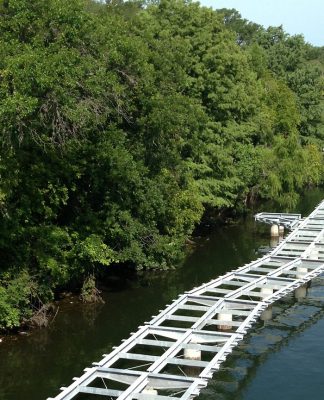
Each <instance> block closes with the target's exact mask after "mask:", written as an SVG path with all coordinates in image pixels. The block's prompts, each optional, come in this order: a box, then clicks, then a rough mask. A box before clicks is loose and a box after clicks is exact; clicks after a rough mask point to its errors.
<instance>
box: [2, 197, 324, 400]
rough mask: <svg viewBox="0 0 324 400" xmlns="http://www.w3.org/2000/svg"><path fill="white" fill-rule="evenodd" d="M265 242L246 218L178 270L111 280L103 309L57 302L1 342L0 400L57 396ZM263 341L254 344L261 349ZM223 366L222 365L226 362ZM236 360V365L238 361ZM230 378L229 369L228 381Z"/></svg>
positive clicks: (203, 242) (306, 207)
mask: <svg viewBox="0 0 324 400" xmlns="http://www.w3.org/2000/svg"><path fill="white" fill-rule="evenodd" d="M322 195H324V193H321V192H320V191H319V192H318V193H317V195H315V194H313V193H309V197H307V198H305V199H304V201H303V203H302V204H300V206H299V207H300V208H299V209H298V210H295V211H301V212H302V213H303V215H306V214H308V213H309V211H310V210H311V209H312V208H313V206H314V205H315V204H316V203H317V202H318V201H319V200H321V198H322ZM268 210H269V211H275V210H273V209H272V210H271V209H269V208H268ZM268 244H269V227H268V226H262V225H259V224H255V222H254V220H253V218H252V216H250V217H248V218H246V219H242V220H241V222H240V223H238V224H235V225H227V226H222V227H221V228H218V229H215V230H214V231H213V232H211V233H210V234H209V235H208V236H206V237H201V238H199V239H197V246H196V247H195V250H194V251H193V252H192V253H191V254H189V255H188V257H187V259H186V261H185V263H184V264H183V265H181V266H179V268H177V269H174V270H171V271H165V272H163V271H162V272H159V273H158V272H153V273H145V274H143V275H142V276H141V277H132V278H127V277H126V276H120V275H116V276H115V277H114V278H112V280H111V286H110V287H109V288H107V290H105V291H104V292H103V293H102V295H103V298H104V300H105V304H94V305H87V304H83V303H80V302H78V301H76V302H75V301H74V299H71V300H68V299H65V300H63V302H61V303H60V310H59V312H58V314H57V317H56V318H55V321H54V322H53V324H50V325H49V327H48V328H47V329H40V330H34V331H32V332H31V334H30V335H28V336H26V335H25V336H15V337H12V338H8V339H6V340H5V342H4V343H1V345H0V399H1V400H25V399H26V398H28V399H33V400H44V398H47V397H49V396H52V395H54V394H57V391H58V388H59V387H60V386H62V385H64V384H68V383H69V382H70V381H71V377H73V376H79V374H80V373H81V371H82V370H83V368H85V367H86V366H89V365H90V364H91V362H93V361H96V360H98V359H100V358H101V355H102V354H104V353H107V352H109V351H110V350H111V349H112V346H114V345H117V344H119V343H120V341H121V340H122V339H123V338H125V337H128V336H129V333H130V332H132V331H133V330H134V329H136V328H137V326H138V325H141V324H143V322H144V321H147V320H148V319H150V317H151V315H155V314H156V312H157V311H158V310H159V309H161V308H163V307H164V306H165V304H167V303H169V302H170V300H172V299H174V298H176V297H177V296H178V294H180V293H183V292H184V291H185V290H189V289H191V288H192V287H194V286H197V285H200V284H202V283H203V282H206V281H209V280H210V279H213V278H215V277H216V276H218V275H219V274H222V273H225V272H226V271H228V270H231V269H233V268H236V267H238V266H241V265H243V264H244V263H246V262H248V261H250V260H252V259H255V258H257V257H258V254H257V250H258V248H259V247H261V246H265V245H268ZM301 312H302V311H301ZM273 329H275V327H274V328H273ZM269 335H271V332H270V333H269ZM253 337H254V336H253V335H252V338H253ZM267 337H268V336H267ZM255 340H256V342H258V341H260V340H261V339H257V338H256V339H255ZM267 340H268V339H266V341H265V342H264V343H265V344H264V345H262V346H261V347H263V348H266V347H267V344H266V343H267ZM262 341H263V339H262ZM256 345H257V344H255V342H254V341H252V344H251V347H249V349H250V350H249V352H250V351H251V352H252V354H251V357H252V360H253V361H252V365H256V368H257V366H258V363H259V362H260V361H258V360H259V358H258V356H257V355H256V356H255V357H256V358H253V351H255V349H256V347H255V346H256ZM243 353H244V350H243ZM257 354H259V355H260V357H262V354H264V353H262V352H261V350H260V352H259V353H257ZM251 357H250V356H249V357H248V360H247V361H246V364H247V365H246V366H245V367H244V368H243V367H242V368H243V369H244V371H246V373H247V374H248V377H247V378H244V376H246V375H244V374H243V375H242V381H240V382H241V383H240V385H243V387H242V390H243V391H244V384H245V382H246V381H245V379H251V375H252V377H253V374H254V373H253V367H252V370H249V365H250V363H251ZM22 360H24V362H22ZM229 362H230V364H226V368H228V367H229V366H230V365H231V361H229ZM238 363H239V366H240V361H238ZM239 366H238V367H237V368H240V367H239ZM235 368H236V367H235ZM224 373H225V376H226V378H224V379H225V380H226V379H229V382H233V384H232V383H231V384H229V388H231V387H233V386H232V385H234V381H232V380H231V379H232V378H230V376H231V374H232V372H231V371H229V372H228V374H229V378H227V376H228V375H227V372H226V370H225V371H224ZM237 373H238V372H237V369H234V371H233V374H234V376H236V374H237ZM223 376H224V375H223V373H222V375H221V377H223ZM240 376H241V375H240ZM12 377H15V378H14V379H12ZM221 385H222V384H220V386H221ZM224 385H225V386H224V387H222V388H221V389H220V388H219V386H218V387H217V392H219V390H220V391H221V392H222V390H224V388H226V387H227V386H226V384H224ZM213 386H214V384H212V385H211V388H213ZM212 393H213V394H212V395H210V396H212V398H214V396H216V394H215V393H214V392H212ZM226 393H227V394H226V396H227V395H228V396H229V397H225V398H226V400H227V399H231V400H232V398H231V391H230V389H229V392H226Z"/></svg>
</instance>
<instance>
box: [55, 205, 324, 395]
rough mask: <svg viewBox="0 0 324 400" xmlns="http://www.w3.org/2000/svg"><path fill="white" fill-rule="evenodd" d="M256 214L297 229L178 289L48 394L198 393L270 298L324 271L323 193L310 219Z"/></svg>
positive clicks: (295, 216)
mask: <svg viewBox="0 0 324 400" xmlns="http://www.w3.org/2000/svg"><path fill="white" fill-rule="evenodd" d="M256 219H257V220H260V221H263V222H269V223H280V224H282V225H285V226H286V227H288V228H290V229H292V228H294V230H293V231H292V232H291V233H290V234H289V235H288V236H287V237H286V238H285V240H283V241H282V242H281V243H280V244H279V245H278V246H277V247H276V248H275V249H274V250H273V251H272V252H271V253H270V254H268V255H266V256H264V257H262V258H259V259H258V260H256V261H252V262H251V263H249V264H246V265H244V266H242V267H240V268H238V269H236V270H232V271H230V272H228V273H227V274H225V275H223V276H220V277H218V278H216V279H214V280H212V281H210V282H208V283H205V284H202V285H201V286H199V287H197V288H194V289H192V290H190V291H188V292H186V293H184V294H182V295H180V296H179V297H178V298H177V299H175V300H174V301H173V302H172V304H170V305H168V306H167V307H166V308H165V309H164V310H162V311H161V312H160V313H159V315H157V316H155V317H154V318H153V319H152V320H151V321H149V322H147V323H145V325H143V326H140V327H139V329H138V331H137V332H135V333H133V334H132V335H131V336H130V337H129V338H128V339H126V340H125V341H123V343H122V344H121V345H120V346H118V347H116V348H115V349H114V350H113V351H112V352H111V353H110V354H105V355H104V356H103V358H102V359H101V360H100V361H99V362H98V363H94V366H93V367H92V368H86V369H85V372H84V374H83V375H82V376H81V377H79V378H74V382H73V383H72V384H71V385H70V386H68V387H66V388H61V390H62V392H61V393H60V394H58V395H57V396H56V397H55V398H53V399H48V400H54V399H55V400H71V399H75V398H76V397H77V396H78V394H80V393H88V394H91V396H94V397H96V396H97V397H98V399H99V398H100V396H101V398H102V397H106V398H107V397H108V398H110V399H118V400H125V399H127V400H128V399H129V400H130V399H139V400H172V399H173V398H174V397H176V398H177V399H182V400H187V399H191V398H193V397H195V396H197V395H198V394H199V392H200V390H201V389H202V388H203V387H205V386H206V385H207V382H208V379H210V378H211V377H212V375H213V373H214V372H215V371H217V370H218V369H219V367H220V365H221V363H222V362H223V361H224V360H225V359H226V357H227V356H228V355H229V354H230V353H231V352H232V350H233V348H234V347H235V346H236V345H237V344H238V342H239V341H240V340H242V339H243V337H244V335H245V334H246V333H247V330H248V329H249V328H250V327H251V326H252V324H253V323H254V322H255V321H256V319H257V318H258V317H259V316H260V315H261V313H262V312H263V311H264V310H266V308H267V307H268V306H269V305H271V304H272V303H273V302H275V301H277V300H278V299H280V298H281V297H283V296H286V295H287V294H288V293H291V292H293V291H294V290H295V289H297V288H298V287H300V286H302V285H304V284H305V283H306V282H308V281H310V280H311V279H313V278H315V277H316V276H318V275H320V274H322V273H323V272H324V201H322V202H321V203H320V204H319V205H318V206H317V207H316V209H315V210H314V211H313V212H312V213H311V214H310V215H309V216H308V217H307V218H305V219H304V220H302V219H301V216H300V215H299V214H273V213H262V214H257V216H256ZM134 363H135V366H134ZM98 382H101V386H100V385H99V384H98ZM116 382H118V384H119V386H121V387H122V389H118V390H116V389H115V387H116V386H114V383H116ZM91 398H93V397H91Z"/></svg>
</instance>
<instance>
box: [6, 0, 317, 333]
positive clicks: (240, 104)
mask: <svg viewBox="0 0 324 400" xmlns="http://www.w3.org/2000/svg"><path fill="white" fill-rule="evenodd" d="M323 60H324V51H323V48H314V47H312V46H310V45H309V44H307V43H305V42H304V40H303V38H302V36H289V35H288V34H286V33H285V32H284V31H283V29H282V28H281V27H279V28H269V29H267V30H265V29H264V28H263V27H261V26H259V25H257V24H253V23H251V22H249V21H246V20H244V19H242V18H241V17H240V15H239V14H238V13H237V12H236V11H235V10H220V11H217V12H216V11H213V10H211V9H208V8H204V7H201V6H200V5H199V4H198V3H192V2H191V1H185V0H160V1H151V2H146V3H145V4H142V2H139V1H130V2H123V1H118V0H111V1H107V2H106V4H103V3H99V2H95V1H91V0H34V1H32V2H31V1H30V0H3V1H2V3H1V5H0V141H1V155H0V220H1V225H0V254H1V259H2V263H1V271H0V272H1V273H0V284H1V286H0V329H1V328H11V327H14V326H17V325H19V323H20V322H21V320H22V318H27V317H28V316H29V315H30V309H31V306H33V305H34V304H35V302H36V303H37V302H40V301H42V302H46V301H49V300H50V299H51V298H52V297H53V295H54V293H55V291H58V290H60V288H64V287H66V286H68V285H71V283H72V282H73V283H74V284H77V285H81V283H82V281H83V280H84V279H87V277H89V276H93V275H97V274H100V273H103V272H104V271H105V269H106V268H107V267H109V265H113V264H116V263H122V264H128V265H133V266H135V267H136V268H138V269H141V268H145V269H149V268H167V267H169V266H171V265H174V264H175V263H176V262H177V260H179V258H180V257H181V256H182V254H183V248H184V244H185V241H186V239H187V238H188V237H189V236H190V234H191V233H192V231H193V229H194V227H195V225H196V224H197V223H199V221H200V219H201V217H202V215H203V213H204V212H206V211H208V212H219V211H221V210H223V209H227V208H242V207H243V206H244V205H246V204H247V202H249V201H251V200H252V199H254V198H256V197H259V198H265V199H266V198H271V199H274V200H276V201H277V202H278V203H279V204H280V206H281V207H289V206H292V205H293V204H294V203H295V202H296V199H297V198H298V193H299V192H300V191H301V190H302V189H303V188H305V187H306V186H307V185H316V184H319V183H320V182H321V181H322V179H323V163H322V148H323V147H324V140H323V139H324V128H323V109H324V108H323V68H324V67H323V65H324V61H323Z"/></svg>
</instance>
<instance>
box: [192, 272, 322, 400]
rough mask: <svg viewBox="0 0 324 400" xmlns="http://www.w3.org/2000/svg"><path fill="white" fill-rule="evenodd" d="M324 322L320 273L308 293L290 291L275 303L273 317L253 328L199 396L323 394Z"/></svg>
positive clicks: (242, 398)
mask: <svg viewBox="0 0 324 400" xmlns="http://www.w3.org/2000/svg"><path fill="white" fill-rule="evenodd" d="M305 289H306V288H305ZM323 328H324V278H318V279H316V280H314V281H313V283H312V285H311V286H310V288H308V289H307V297H304V298H303V299H298V300H294V296H293V295H289V296H287V297H286V298H284V299H282V300H281V301H280V302H277V303H275V304H274V305H273V318H272V319H271V320H268V321H266V323H264V322H261V321H260V322H259V323H258V324H257V325H256V326H255V327H254V328H253V329H252V330H251V331H250V333H249V335H248V336H247V337H246V338H245V339H244V341H243V342H242V343H241V344H240V346H239V347H238V348H237V349H236V350H235V351H234V352H233V354H232V355H231V356H230V357H229V358H228V359H227V361H226V362H225V363H224V364H223V365H222V367H221V370H220V371H219V372H218V373H217V374H215V375H214V379H213V381H212V382H211V383H210V384H209V386H208V387H207V388H206V389H205V390H204V391H203V392H202V393H201V395H200V396H199V398H198V399H199V400H205V399H211V398H213V399H217V400H218V399H219V400H234V399H235V400H256V399H260V398H262V399H263V400H267V399H269V400H270V399H274V398H284V399H294V400H296V399H300V400H301V399H305V398H311V399H312V400H317V399H318V400H320V399H323V389H324V382H323V379H322V366H323V362H324V346H323V344H324V343H323V342H324V339H323ZM314 354H315V355H316V356H314ZM316 372H317V373H316Z"/></svg>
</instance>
